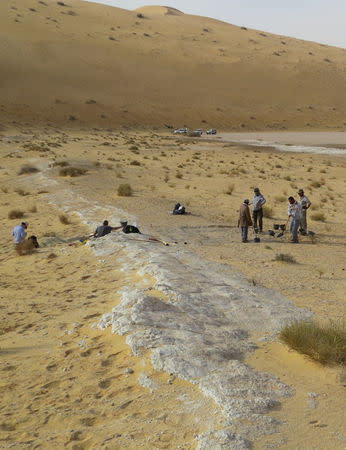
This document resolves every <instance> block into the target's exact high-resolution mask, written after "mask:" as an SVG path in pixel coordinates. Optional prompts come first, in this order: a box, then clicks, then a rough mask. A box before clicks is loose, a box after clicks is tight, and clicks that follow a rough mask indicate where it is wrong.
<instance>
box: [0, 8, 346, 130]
mask: <svg viewBox="0 0 346 450" xmlns="http://www.w3.org/2000/svg"><path fill="white" fill-rule="evenodd" d="M61 4H63V5H65V6H62V5H61ZM239 25H242V24H239ZM244 25H246V24H244ZM245 28H246V26H245V27H241V26H236V25H231V24H228V23H224V22H220V21H217V20H212V19H208V18H205V17H199V16H192V15H187V14H182V13H179V12H177V11H176V10H172V9H171V8H165V7H154V8H153V7H149V8H140V9H139V10H137V11H127V10H123V9H119V8H114V7H109V6H102V5H100V4H93V3H89V2H82V1H79V0H70V1H68V2H67V1H66V2H60V4H59V2H57V1H52V0H45V1H38V0H11V1H10V2H1V5H0V30H1V44H0V63H1V67H2V70H1V73H0V96H1V120H2V121H3V120H5V118H8V119H9V120H14V121H18V122H20V123H23V122H27V123H30V124H35V123H37V122H40V123H46V124H53V125H54V124H57V123H59V124H66V123H67V124H68V125H69V126H70V127H71V126H76V127H79V128H80V126H81V125H94V126H98V127H102V128H107V127H112V126H114V124H117V125H126V126H132V127H144V126H147V127H152V126H156V127H163V126H164V124H166V125H172V126H175V127H178V126H183V125H187V126H190V127H195V128H197V127H201V126H202V127H203V128H205V127H213V126H214V127H217V128H218V129H224V130H226V131H230V130H265V129H269V130H277V129H279V130H280V129H304V130H310V129H311V128H312V129H328V128H333V129H345V117H346V106H345V104H346V102H345V98H346V94H345V63H346V50H345V49H341V48H335V47H330V46H326V45H323V44H318V43H313V42H308V41H302V40H298V39H294V38H290V37H285V36H278V35H273V34H270V33H266V32H263V31H260V30H252V29H245Z"/></svg>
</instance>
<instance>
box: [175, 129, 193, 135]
mask: <svg viewBox="0 0 346 450" xmlns="http://www.w3.org/2000/svg"><path fill="white" fill-rule="evenodd" d="M188 132H189V129H188V128H177V129H176V130H174V131H173V133H174V134H187V133H188Z"/></svg>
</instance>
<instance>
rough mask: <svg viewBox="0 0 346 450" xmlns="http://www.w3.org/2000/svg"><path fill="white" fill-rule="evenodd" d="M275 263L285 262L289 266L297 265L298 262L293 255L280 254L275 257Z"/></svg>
mask: <svg viewBox="0 0 346 450" xmlns="http://www.w3.org/2000/svg"><path fill="white" fill-rule="evenodd" d="M275 261H280V262H285V263H288V264H296V262H297V261H296V260H295V259H294V257H293V256H292V255H288V254H287V253H278V254H277V255H275Z"/></svg>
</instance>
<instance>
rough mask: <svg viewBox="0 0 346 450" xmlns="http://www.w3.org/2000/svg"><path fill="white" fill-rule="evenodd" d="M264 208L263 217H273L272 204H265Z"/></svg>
mask: <svg viewBox="0 0 346 450" xmlns="http://www.w3.org/2000/svg"><path fill="white" fill-rule="evenodd" d="M262 210H263V217H267V218H268V219H270V218H271V217H273V208H271V207H270V206H266V205H265V206H263V207H262Z"/></svg>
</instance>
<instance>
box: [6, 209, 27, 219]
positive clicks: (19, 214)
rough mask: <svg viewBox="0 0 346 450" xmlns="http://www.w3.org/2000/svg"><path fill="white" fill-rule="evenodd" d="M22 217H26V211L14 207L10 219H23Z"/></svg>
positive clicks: (9, 214) (9, 215)
mask: <svg viewBox="0 0 346 450" xmlns="http://www.w3.org/2000/svg"><path fill="white" fill-rule="evenodd" d="M22 217H24V212H23V211H21V210H20V209H12V210H11V211H10V212H9V213H8V218H9V219H21V218H22Z"/></svg>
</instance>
